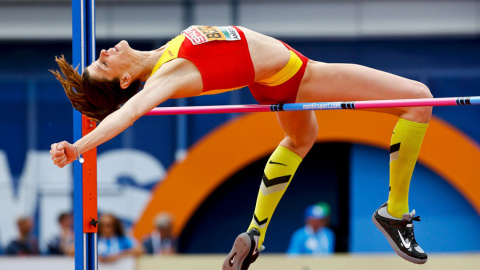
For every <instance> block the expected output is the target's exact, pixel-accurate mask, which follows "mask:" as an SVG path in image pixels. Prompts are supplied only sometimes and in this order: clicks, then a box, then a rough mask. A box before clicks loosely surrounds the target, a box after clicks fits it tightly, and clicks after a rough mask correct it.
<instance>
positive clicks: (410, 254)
mask: <svg viewBox="0 0 480 270" xmlns="http://www.w3.org/2000/svg"><path fill="white" fill-rule="evenodd" d="M414 220H415V221H420V217H415V210H413V211H412V212H411V213H409V214H408V213H407V214H403V218H402V219H398V218H395V217H392V216H391V215H390V214H389V213H388V211H387V203H384V204H383V205H382V206H380V208H378V209H377V211H375V213H373V216H372V221H373V223H374V224H375V225H376V226H377V228H378V229H379V230H380V231H381V232H382V233H383V235H385V237H386V238H387V240H388V242H389V243H390V246H392V248H393V250H395V252H396V253H397V254H398V255H399V256H400V257H402V258H404V259H405V260H407V261H410V262H412V263H417V264H424V263H425V262H427V254H426V253H425V251H423V249H422V248H421V247H420V246H419V245H418V244H417V241H416V240H415V236H414V234H413V221H414Z"/></svg>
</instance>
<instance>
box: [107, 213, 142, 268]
mask: <svg viewBox="0 0 480 270" xmlns="http://www.w3.org/2000/svg"><path fill="white" fill-rule="evenodd" d="M141 253H142V248H141V246H139V245H137V244H136V242H135V240H133V239H131V238H129V237H127V236H126V235H125V232H124V230H123V225H122V223H121V222H120V220H118V219H117V218H116V217H115V216H114V215H111V214H104V215H102V216H101V217H100V222H99V225H98V260H99V261H100V262H104V263H110V262H115V261H117V260H118V259H121V258H123V257H127V256H131V255H133V256H138V255H140V254H141Z"/></svg>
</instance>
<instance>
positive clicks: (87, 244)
mask: <svg viewBox="0 0 480 270" xmlns="http://www.w3.org/2000/svg"><path fill="white" fill-rule="evenodd" d="M72 51H73V61H72V63H73V66H74V67H76V66H78V67H79V70H80V72H83V70H84V69H85V68H86V67H87V66H88V64H90V63H91V62H93V61H94V60H95V0H72ZM94 128H95V123H94V122H92V121H90V120H89V119H88V118H86V117H85V116H82V114H81V113H80V112H78V111H76V110H74V111H73V139H74V141H77V140H78V139H80V138H81V137H82V136H85V135H86V134H87V133H88V132H90V131H92V130H93V129H94ZM84 159H85V162H84V163H83V165H82V164H81V163H79V162H74V163H73V179H74V183H73V188H74V194H73V197H74V205H73V206H74V211H73V212H74V220H75V223H74V231H75V270H96V269H97V241H96V240H97V236H96V233H97V182H96V179H97V168H96V163H97V162H96V149H93V150H91V151H88V152H87V153H84Z"/></svg>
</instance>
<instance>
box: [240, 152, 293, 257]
mask: <svg viewBox="0 0 480 270" xmlns="http://www.w3.org/2000/svg"><path fill="white" fill-rule="evenodd" d="M301 161H302V158H301V157H300V156H298V155H297V154H295V153H294V152H292V151H290V150H289V149H287V148H285V147H283V146H278V147H277V149H276V150H275V151H274V152H273V154H272V155H271V156H270V159H269V160H268V162H267V166H266V167H265V172H264V175H263V179H262V183H261V184H260V190H259V191H258V197H257V204H256V205H255V212H254V213H253V218H252V222H251V223H250V226H249V227H248V229H249V230H250V229H252V228H256V229H258V230H259V231H260V240H259V241H258V248H259V249H260V247H261V246H262V243H263V241H264V239H265V233H266V231H267V227H268V224H269V223H270V220H271V218H272V215H273V212H274V211H275V208H276V207H277V205H278V203H279V202H280V199H281V198H282V196H283V194H284V193H285V190H286V189H287V187H288V185H289V184H290V181H291V179H292V177H293V175H294V174H295V171H296V170H297V168H298V165H300V162H301Z"/></svg>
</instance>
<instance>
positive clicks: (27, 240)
mask: <svg viewBox="0 0 480 270" xmlns="http://www.w3.org/2000/svg"><path fill="white" fill-rule="evenodd" d="M17 227H18V233H19V237H18V238H17V239H15V240H12V242H10V243H9V244H8V246H7V248H6V249H5V254H7V255H20V256H22V255H37V254H39V250H38V241H37V239H36V238H35V237H34V236H33V235H32V227H33V222H32V220H31V219H30V217H20V218H19V219H18V220H17Z"/></svg>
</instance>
